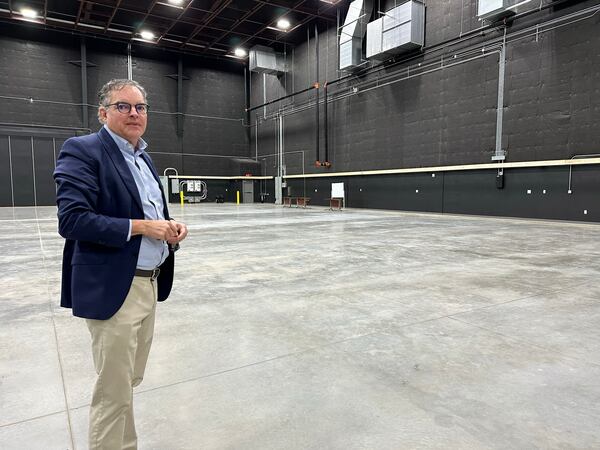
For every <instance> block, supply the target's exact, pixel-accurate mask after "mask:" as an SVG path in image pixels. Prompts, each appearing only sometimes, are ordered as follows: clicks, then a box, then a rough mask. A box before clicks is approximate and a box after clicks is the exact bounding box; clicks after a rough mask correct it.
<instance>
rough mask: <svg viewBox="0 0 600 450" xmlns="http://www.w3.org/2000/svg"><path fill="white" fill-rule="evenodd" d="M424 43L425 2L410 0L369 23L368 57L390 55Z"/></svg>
mask: <svg viewBox="0 0 600 450" xmlns="http://www.w3.org/2000/svg"><path fill="white" fill-rule="evenodd" d="M423 45H425V5H424V4H423V3H422V2H420V1H409V2H406V3H404V4H402V5H400V6H397V7H395V8H392V9H390V10H389V11H387V12H386V13H385V15H384V16H383V17H380V18H379V19H377V20H374V21H373V22H371V23H369V24H368V26H367V58H374V59H387V58H388V57H390V56H392V55H396V54H398V53H402V52H406V51H410V50H415V49H418V48H421V47H422V46H423Z"/></svg>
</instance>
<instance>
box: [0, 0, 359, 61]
mask: <svg viewBox="0 0 600 450" xmlns="http://www.w3.org/2000/svg"><path fill="white" fill-rule="evenodd" d="M170 2H171V0H0V20H2V21H4V22H7V21H10V22H14V23H21V24H26V22H30V23H31V22H33V23H38V24H39V26H41V27H46V28H57V29H63V30H69V31H75V32H77V33H81V34H93V35H103V36H105V37H108V38H111V39H118V40H125V41H129V40H135V41H140V40H141V39H142V38H141V36H140V34H139V33H140V32H141V31H143V30H148V31H151V32H153V33H154V35H155V38H154V39H153V40H152V42H153V44H152V45H158V46H161V47H168V48H172V49H176V50H180V51H185V52H193V53H198V54H204V55H207V56H214V55H220V56H231V55H232V51H233V49H234V48H235V47H238V46H241V47H243V48H245V49H248V48H251V47H252V46H254V45H257V44H260V45H267V46H271V47H273V48H275V49H276V50H281V47H282V46H283V43H292V44H294V43H297V42H299V41H302V40H303V39H305V38H306V25H307V24H310V23H314V22H315V21H318V22H319V23H322V24H326V23H328V24H330V25H334V26H335V25H336V24H337V9H338V8H344V7H346V4H347V3H348V1H347V0H338V1H336V0H327V1H323V0H215V1H209V0H181V4H180V6H173V5H172V4H171V3H170ZM23 7H28V8H31V9H33V10H35V11H36V12H37V13H38V17H37V18H35V19H26V18H24V17H23V16H22V15H21V8H23ZM340 13H341V12H340ZM280 18H286V19H288V21H289V22H290V23H291V28H290V29H289V30H288V31H287V32H282V31H280V30H277V29H274V28H276V22H277V20H278V19H280ZM302 30H304V32H302Z"/></svg>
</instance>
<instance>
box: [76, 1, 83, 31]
mask: <svg viewBox="0 0 600 450" xmlns="http://www.w3.org/2000/svg"><path fill="white" fill-rule="evenodd" d="M83 5H85V0H79V11H78V12H77V18H76V19H75V28H77V25H79V21H80V20H81V12H82V11H83Z"/></svg>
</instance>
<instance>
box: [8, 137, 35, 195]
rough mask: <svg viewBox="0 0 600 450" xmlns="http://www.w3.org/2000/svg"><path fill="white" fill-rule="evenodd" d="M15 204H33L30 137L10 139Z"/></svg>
mask: <svg viewBox="0 0 600 450" xmlns="http://www.w3.org/2000/svg"><path fill="white" fill-rule="evenodd" d="M10 147H11V157H12V169H13V170H12V173H13V189H14V193H15V206H33V205H35V193H34V189H33V158H32V153H31V138H28V137H22V136H13V137H11V139H10Z"/></svg>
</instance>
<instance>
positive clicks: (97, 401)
mask: <svg viewBox="0 0 600 450" xmlns="http://www.w3.org/2000/svg"><path fill="white" fill-rule="evenodd" d="M156 297H157V291H156V281H152V280H151V279H150V278H146V277H134V278H133V282H132V283H131V288H130V289H129V293H128V294H127V298H126V299H125V301H124V302H123V305H122V306H121V308H120V309H119V310H118V311H117V313H116V314H115V315H114V316H112V317H111V318H110V319H108V320H92V319H86V321H87V325H88V328H89V330H90V334H91V335H92V353H93V356H94V366H95V368H96V373H97V374H98V379H97V380H96V385H95V387H94V393H93V396H92V404H91V407H90V429H89V440H90V450H100V449H101V450H125V449H128V450H129V449H136V448H137V434H136V432H135V423H134V420H133V387H134V386H137V385H138V384H140V383H141V382H142V379H143V377H144V369H145V368H146V361H147V360H148V354H149V352H150V346H151V345H152V336H153V333H154V316H155V311H156Z"/></svg>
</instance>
